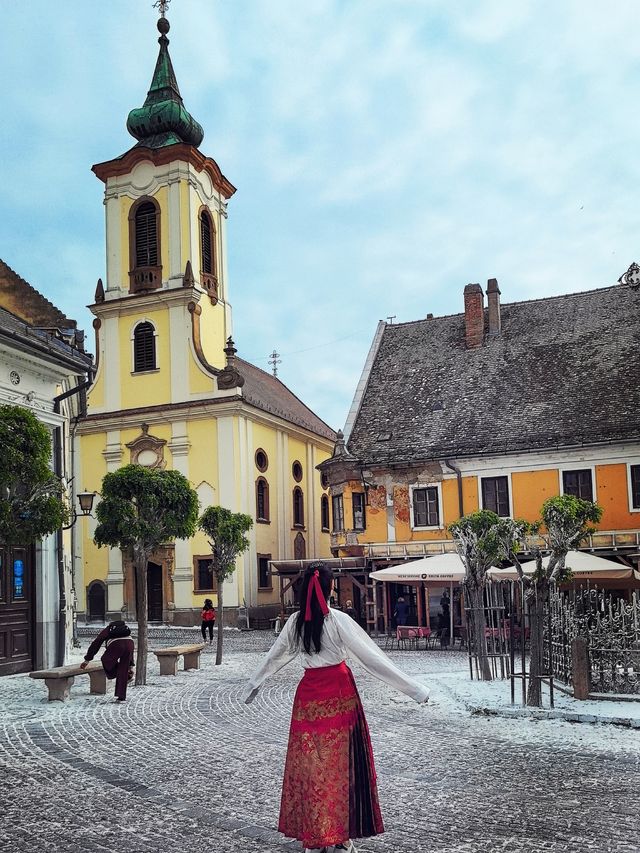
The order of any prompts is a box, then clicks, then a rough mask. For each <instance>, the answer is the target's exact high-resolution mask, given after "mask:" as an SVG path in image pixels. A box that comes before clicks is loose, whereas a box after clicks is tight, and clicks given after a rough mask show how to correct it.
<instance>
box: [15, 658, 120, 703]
mask: <svg viewBox="0 0 640 853" xmlns="http://www.w3.org/2000/svg"><path fill="white" fill-rule="evenodd" d="M76 675H88V676H89V684H90V686H89V691H90V692H91V693H101V694H103V695H104V694H105V693H106V692H107V676H106V675H105V671H104V669H103V668H102V664H101V663H100V661H97V660H92V661H89V663H88V664H87V666H86V669H80V664H70V665H69V666H56V667H53V668H52V669H40V670H38V671H37V672H30V673H29V678H43V679H44V683H45V684H46V685H47V688H48V689H49V702H53V701H55V700H58V701H60V702H65V701H66V700H67V699H68V698H69V691H70V690H71V685H72V684H73V681H74V678H75V677H76Z"/></svg>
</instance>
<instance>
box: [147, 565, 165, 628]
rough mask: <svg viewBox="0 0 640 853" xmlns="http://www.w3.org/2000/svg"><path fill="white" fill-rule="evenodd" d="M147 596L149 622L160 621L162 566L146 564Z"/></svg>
mask: <svg viewBox="0 0 640 853" xmlns="http://www.w3.org/2000/svg"><path fill="white" fill-rule="evenodd" d="M147 596H148V611H147V612H148V618H149V622H162V604H163V602H162V566H159V565H158V564H157V563H148V564H147Z"/></svg>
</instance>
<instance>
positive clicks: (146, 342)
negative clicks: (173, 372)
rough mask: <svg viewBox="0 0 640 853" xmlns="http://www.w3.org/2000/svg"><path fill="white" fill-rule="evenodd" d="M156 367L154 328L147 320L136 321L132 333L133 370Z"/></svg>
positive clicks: (136, 371)
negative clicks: (142, 321)
mask: <svg viewBox="0 0 640 853" xmlns="http://www.w3.org/2000/svg"><path fill="white" fill-rule="evenodd" d="M155 369H156V330H155V329H154V328H153V326H152V324H151V323H149V322H144V323H138V325H137V326H136V328H135V331H134V333H133V372H134V373H142V371H144V370H155Z"/></svg>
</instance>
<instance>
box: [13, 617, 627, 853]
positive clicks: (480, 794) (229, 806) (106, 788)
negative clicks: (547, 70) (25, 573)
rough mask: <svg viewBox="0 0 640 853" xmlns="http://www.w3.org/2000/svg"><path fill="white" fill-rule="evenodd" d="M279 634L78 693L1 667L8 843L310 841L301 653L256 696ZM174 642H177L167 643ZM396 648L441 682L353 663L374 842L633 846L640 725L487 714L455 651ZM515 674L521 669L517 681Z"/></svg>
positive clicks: (390, 851) (161, 850)
mask: <svg viewBox="0 0 640 853" xmlns="http://www.w3.org/2000/svg"><path fill="white" fill-rule="evenodd" d="M272 639H273V637H272V636H271V635H269V634H268V633H258V632H252V633H249V634H240V633H232V632H229V636H228V637H227V639H226V641H225V642H226V648H225V661H224V663H223V665H222V666H221V667H215V666H214V665H213V660H214V659H213V655H212V654H211V651H210V649H209V648H207V649H206V654H205V655H204V656H203V666H202V669H201V670H200V671H198V672H180V674H179V675H178V676H177V677H176V678H172V677H163V678H161V677H160V676H159V675H158V668H157V665H156V664H155V658H154V661H153V662H151V661H150V666H149V683H148V685H147V686H146V687H141V688H135V689H132V690H131V692H130V697H129V699H128V700H127V702H126V703H123V704H119V703H115V702H114V701H113V694H112V690H113V687H112V686H111V687H110V689H109V695H108V696H106V697H101V696H90V695H89V693H88V689H89V685H88V679H86V678H84V677H82V678H79V679H77V681H76V684H75V686H74V688H73V690H72V699H71V700H70V701H69V702H67V703H59V702H54V703H47V702H46V701H44V694H45V691H44V687H43V684H42V683H41V682H34V681H32V680H31V679H29V678H25V677H21V676H13V677H9V678H5V679H1V680H0V814H1V815H2V819H1V822H0V850H3V851H5V850H6V851H7V852H8V853H31V851H34V853H35V851H38V853H42V851H55V853H71V851H73V853H84V851H87V853H94V851H95V853H104V852H105V851H110V853H112V851H118V853H167V851H172V853H183V851H184V853H200V851H202V853H205V851H207V853H209V851H213V850H222V851H230V853H240V851H246V853H253V851H273V853H280V851H287V850H289V851H294V850H299V845H298V844H297V843H296V842H287V841H285V840H284V839H283V838H282V836H280V835H279V834H278V833H277V832H276V831H275V824H276V821H277V812H278V803H279V793H280V781H281V774H282V766H283V761H284V751H285V747H286V738H287V730H288V724H289V714H290V708H291V703H292V699H293V692H294V690H295V686H296V684H297V675H298V671H297V665H292V666H290V667H287V668H285V669H284V670H282V671H281V672H280V673H278V675H277V676H276V677H274V678H273V679H272V681H271V682H270V683H268V684H267V685H266V686H265V688H264V689H263V690H262V691H261V693H260V694H259V698H258V699H256V701H255V702H254V703H253V704H252V705H249V706H246V705H241V704H240V702H239V695H240V692H241V690H242V687H243V684H244V680H245V678H246V676H247V675H248V674H249V673H250V672H251V671H252V669H253V668H254V666H255V665H256V663H257V661H258V660H259V657H260V655H259V652H260V651H261V650H262V649H265V648H267V647H268V646H269V645H270V643H271V641H272ZM165 644H166V643H165ZM392 657H393V658H394V659H395V660H396V661H397V662H398V663H399V665H401V666H402V667H403V668H405V669H406V670H407V671H410V672H413V673H414V674H416V675H419V676H420V677H423V678H424V680H425V681H426V682H427V683H431V684H432V685H433V691H432V703H431V704H430V705H428V706H418V705H416V704H415V703H413V702H411V700H409V699H407V698H406V697H404V696H401V695H397V694H395V693H393V692H392V691H391V690H390V689H388V688H387V687H386V686H384V685H381V684H379V683H378V682H375V681H374V680H373V679H371V678H370V677H369V676H367V675H366V674H365V673H363V672H362V671H361V670H359V669H358V668H356V667H354V671H355V674H356V679H357V681H358V684H359V686H360V691H361V695H362V699H363V702H364V705H365V709H366V711H367V716H368V719H369V724H370V727H371V732H372V739H373V745H374V750H375V754H376V764H377V770H378V774H379V787H380V796H381V805H382V810H383V815H384V818H385V824H386V828H387V832H386V833H385V834H384V835H382V836H379V837H378V838H374V839H368V840H363V841H362V842H361V843H360V844H359V850H360V851H361V853H418V851H434V853H493V851H511V852H512V853H534V851H535V853H538V852H539V851H544V853H560V851H562V853H593V851H598V853H601V851H602V853H604V851H611V853H614V851H615V853H636V851H637V850H638V849H639V842H638V838H639V830H640V816H639V810H638V808H637V787H638V778H640V777H639V775H638V770H639V769H640V732H637V731H631V730H623V729H620V728H618V727H615V726H606V727H605V726H578V725H571V724H569V723H565V722H560V721H554V722H551V721H545V722H533V721H530V720H507V719H495V718H486V717H473V716H470V715H469V714H468V713H466V712H465V711H464V710H462V708H460V707H459V706H456V705H455V703H454V702H453V701H452V700H451V699H450V698H449V696H448V694H447V691H446V690H445V689H444V685H445V683H446V674H447V673H448V672H451V671H453V670H461V669H463V668H464V667H465V666H466V659H465V657H464V655H461V654H459V653H451V652H434V651H429V652H426V653H425V652H395V653H393V654H392ZM505 689H507V688H506V686H505Z"/></svg>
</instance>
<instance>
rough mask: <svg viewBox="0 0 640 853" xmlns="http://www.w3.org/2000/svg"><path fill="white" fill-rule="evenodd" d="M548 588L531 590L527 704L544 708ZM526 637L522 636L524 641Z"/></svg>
mask: <svg viewBox="0 0 640 853" xmlns="http://www.w3.org/2000/svg"><path fill="white" fill-rule="evenodd" d="M548 595H549V593H548V589H546V588H542V589H541V588H539V587H538V589H537V595H536V594H535V587H534V589H533V590H532V591H531V595H530V598H529V625H530V626H531V646H530V648H531V652H530V654H531V657H530V661H529V689H528V690H527V705H531V706H533V707H535V708H542V681H541V680H540V677H539V676H540V675H542V673H543V672H544V605H545V601H546V599H547V598H548ZM524 641H525V638H524V637H523V638H522V642H524Z"/></svg>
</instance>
